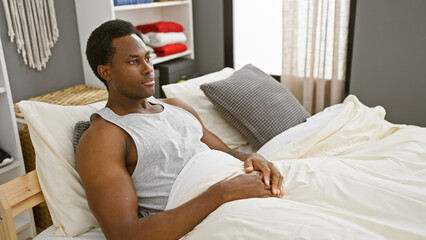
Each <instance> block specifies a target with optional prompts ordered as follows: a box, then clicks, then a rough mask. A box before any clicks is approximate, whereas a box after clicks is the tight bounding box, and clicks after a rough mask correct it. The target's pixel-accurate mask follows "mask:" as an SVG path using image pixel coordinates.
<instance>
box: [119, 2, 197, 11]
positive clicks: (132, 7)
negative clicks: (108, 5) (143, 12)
mask: <svg viewBox="0 0 426 240" xmlns="http://www.w3.org/2000/svg"><path fill="white" fill-rule="evenodd" d="M188 3H189V2H188V1H167V2H152V3H139V4H129V5H121V6H114V7H113V10H114V11H127V10H135V9H144V8H156V7H168V6H176V5H184V4H188Z"/></svg>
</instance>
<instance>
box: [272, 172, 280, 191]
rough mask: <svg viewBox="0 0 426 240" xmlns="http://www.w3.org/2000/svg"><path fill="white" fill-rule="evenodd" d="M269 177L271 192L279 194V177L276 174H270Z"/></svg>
mask: <svg viewBox="0 0 426 240" xmlns="http://www.w3.org/2000/svg"><path fill="white" fill-rule="evenodd" d="M271 179H272V181H271V185H272V193H273V194H275V195H277V194H279V188H278V186H279V185H278V182H279V179H280V177H279V176H277V175H276V174H272V176H271Z"/></svg>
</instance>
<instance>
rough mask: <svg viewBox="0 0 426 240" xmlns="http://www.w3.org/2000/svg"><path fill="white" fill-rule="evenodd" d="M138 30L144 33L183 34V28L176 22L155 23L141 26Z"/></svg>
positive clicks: (137, 27)
mask: <svg viewBox="0 0 426 240" xmlns="http://www.w3.org/2000/svg"><path fill="white" fill-rule="evenodd" d="M136 29H137V30H139V31H140V32H142V33H148V32H183V26H182V25H181V24H179V23H176V22H163V21H162V22H155V23H148V24H140V25H137V26H136Z"/></svg>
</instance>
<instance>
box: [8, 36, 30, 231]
mask: <svg viewBox="0 0 426 240" xmlns="http://www.w3.org/2000/svg"><path fill="white" fill-rule="evenodd" d="M0 148H1V149H3V150H5V151H6V152H8V153H9V154H10V155H12V157H13V158H14V161H13V162H12V163H10V164H8V165H6V166H4V167H1V168H0V184H3V183H5V182H8V181H10V180H12V179H14V178H17V177H19V176H22V175H24V174H25V166H24V158H23V156H22V151H21V144H20V140H19V135H18V128H17V123H16V117H15V111H14V109H13V102H12V96H11V92H10V86H9V76H8V74H7V68H6V61H5V59H4V52H3V45H2V43H1V39H0ZM14 223H15V228H16V231H17V234H18V239H28V238H32V237H34V236H35V235H36V228H35V224H34V217H33V213H32V211H31V210H29V211H25V212H23V213H21V214H20V215H18V216H16V217H15V221H14ZM0 227H2V226H1V223H0Z"/></svg>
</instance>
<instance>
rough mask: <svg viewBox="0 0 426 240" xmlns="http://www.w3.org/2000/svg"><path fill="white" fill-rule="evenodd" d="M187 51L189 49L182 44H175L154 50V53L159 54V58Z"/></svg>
mask: <svg viewBox="0 0 426 240" xmlns="http://www.w3.org/2000/svg"><path fill="white" fill-rule="evenodd" d="M186 49H188V48H187V47H186V46H185V45H183V44H181V43H173V44H168V45H166V46H163V47H159V48H154V52H155V54H157V56H159V57H164V56H167V55H171V54H175V53H180V52H183V51H186Z"/></svg>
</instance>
